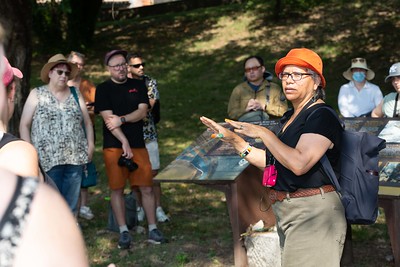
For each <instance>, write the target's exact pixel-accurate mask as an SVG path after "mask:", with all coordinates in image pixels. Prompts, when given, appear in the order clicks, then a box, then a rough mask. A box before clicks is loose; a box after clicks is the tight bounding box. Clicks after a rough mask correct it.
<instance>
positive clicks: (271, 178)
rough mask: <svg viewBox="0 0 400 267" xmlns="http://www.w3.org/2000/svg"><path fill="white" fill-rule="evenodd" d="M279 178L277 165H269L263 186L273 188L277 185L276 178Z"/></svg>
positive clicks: (265, 170) (265, 172)
mask: <svg viewBox="0 0 400 267" xmlns="http://www.w3.org/2000/svg"><path fill="white" fill-rule="evenodd" d="M277 176H278V172H277V171H276V168H275V165H273V164H271V165H267V166H266V167H265V169H264V175H263V181H262V184H263V186H266V187H272V186H274V185H275V184H276V177H277Z"/></svg>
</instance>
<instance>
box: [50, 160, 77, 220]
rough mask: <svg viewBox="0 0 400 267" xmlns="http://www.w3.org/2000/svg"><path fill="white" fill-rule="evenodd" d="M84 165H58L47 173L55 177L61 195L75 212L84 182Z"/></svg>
mask: <svg viewBox="0 0 400 267" xmlns="http://www.w3.org/2000/svg"><path fill="white" fill-rule="evenodd" d="M82 171H83V166H82V165H71V164H66V165H57V166H54V167H53V168H51V169H50V170H49V171H48V172H47V174H48V175H49V176H50V177H51V178H53V180H54V182H55V183H56V185H57V187H58V190H60V193H61V195H62V196H63V197H64V199H65V200H66V201H67V203H68V206H69V207H70V209H71V210H72V212H73V213H74V214H75V213H76V210H77V205H78V200H79V192H80V190H81V183H82Z"/></svg>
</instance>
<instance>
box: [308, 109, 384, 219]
mask: <svg viewBox="0 0 400 267" xmlns="http://www.w3.org/2000/svg"><path fill="white" fill-rule="evenodd" d="M320 108H326V109H328V110H330V111H331V112H332V113H333V114H334V115H335V117H336V118H337V119H338V120H339V122H340V123H341V125H342V127H343V129H344V123H343V122H342V121H341V120H340V119H339V117H338V115H337V114H336V112H335V111H334V110H333V109H332V108H330V107H327V106H323V107H320ZM320 108H318V109H316V110H314V111H313V112H312V113H314V112H316V111H317V110H319V109H320ZM312 113H311V114H312ZM311 114H310V116H311ZM310 116H309V117H310ZM385 147H386V141H385V140H383V139H381V138H379V137H377V136H374V135H370V134H368V133H366V132H354V131H348V130H345V129H344V130H343V134H342V146H341V154H340V164H341V165H340V166H341V167H340V177H339V179H338V178H337V177H336V175H335V173H334V171H333V169H332V166H331V164H330V162H329V160H328V158H327V156H326V155H324V156H323V157H322V158H321V160H320V162H321V164H322V166H323V169H324V171H325V173H326V174H327V175H328V177H329V179H330V180H331V182H332V184H333V185H334V186H335V188H336V191H337V192H338V193H339V196H340V199H341V201H342V203H343V206H344V209H345V213H346V219H347V222H348V223H350V224H373V223H375V221H376V218H377V217H378V191H379V166H378V163H379V159H378V156H379V151H380V150H382V149H384V148H385Z"/></svg>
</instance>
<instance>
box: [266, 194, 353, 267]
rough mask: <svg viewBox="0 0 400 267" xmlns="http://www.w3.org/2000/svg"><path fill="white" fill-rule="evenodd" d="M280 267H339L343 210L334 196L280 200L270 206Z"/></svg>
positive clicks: (342, 236) (344, 228) (343, 238)
mask: <svg viewBox="0 0 400 267" xmlns="http://www.w3.org/2000/svg"><path fill="white" fill-rule="evenodd" d="M272 208H273V210H274V213H275V216H276V220H277V228H278V234H279V242H280V246H281V252H282V267H289V266H296V267H298V266H307V267H313V266H315V267H320V266H326V267H330V266H332V267H339V266H340V259H341V256H342V252H343V246H344V241H345V237H346V219H345V216H344V208H343V205H342V203H341V202H340V199H339V196H338V194H337V193H336V192H330V193H324V194H319V195H315V196H310V197H301V198H291V199H284V200H283V201H282V202H280V201H277V202H275V204H273V205H272Z"/></svg>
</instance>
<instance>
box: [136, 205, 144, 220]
mask: <svg viewBox="0 0 400 267" xmlns="http://www.w3.org/2000/svg"><path fill="white" fill-rule="evenodd" d="M136 214H137V220H138V221H139V222H143V220H144V209H143V207H137V208H136Z"/></svg>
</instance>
